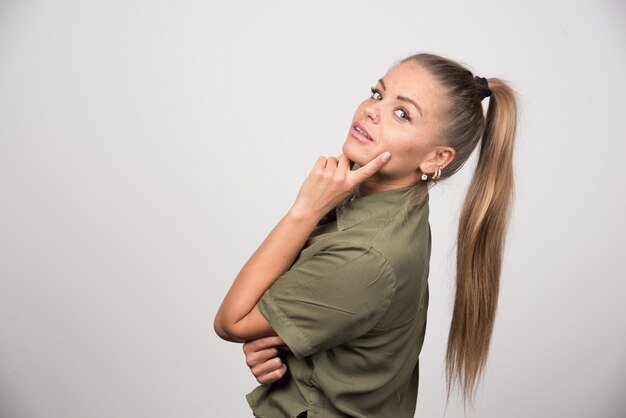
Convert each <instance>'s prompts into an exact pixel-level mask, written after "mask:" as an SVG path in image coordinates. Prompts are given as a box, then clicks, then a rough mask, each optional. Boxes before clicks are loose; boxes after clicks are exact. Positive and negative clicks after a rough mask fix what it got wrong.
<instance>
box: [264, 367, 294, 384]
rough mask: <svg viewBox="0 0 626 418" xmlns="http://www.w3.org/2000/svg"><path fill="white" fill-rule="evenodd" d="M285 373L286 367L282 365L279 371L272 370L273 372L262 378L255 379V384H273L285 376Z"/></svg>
mask: <svg viewBox="0 0 626 418" xmlns="http://www.w3.org/2000/svg"><path fill="white" fill-rule="evenodd" d="M286 372H287V366H286V365H284V364H283V367H281V368H280V369H278V370H274V371H273V372H271V373H268V374H266V375H264V376H261V377H257V382H259V383H260V384H262V385H267V384H270V383H273V382H275V381H277V380H280V379H282V377H283V376H284V375H285V373H286Z"/></svg>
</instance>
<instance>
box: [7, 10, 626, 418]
mask: <svg viewBox="0 0 626 418" xmlns="http://www.w3.org/2000/svg"><path fill="white" fill-rule="evenodd" d="M625 18H626V7H625V6H624V2H621V1H618V0H614V1H608V0H605V1H598V0H593V1H592V0H588V1H578V2H569V1H565V0H552V1H537V0H534V1H526V2H519V1H517V2H510V1H509V2H506V1H495V0H494V1H488V2H462V1H441V2H417V1H412V2H409V1H389V2H375V1H345V2H339V1H333V2H331V1H316V2H307V3H306V4H305V3H304V2H288V1H263V2H254V1H239V2H219V3H218V2H207V1H199V0H198V1H176V2H175V1H169V2H168V1H165V0H151V1H147V0H145V1H127V0H126V1H123V0H109V1H106V2H104V1H101V2H95V1H84V0H83V1H81V0H57V1H48V2H45V1H38V0H24V1H17V0H2V1H1V2H0V416H2V417H3V418H101V417H102V418H113V417H115V418H135V417H152V418H166V417H167V418H170V417H177V418H178V417H185V418H187V417H244V416H251V413H250V411H249V409H248V406H247V404H246V402H245V399H244V394H245V393H247V392H248V391H250V390H251V389H252V388H253V387H254V386H255V381H254V380H253V378H252V377H251V375H250V374H249V372H248V370H247V368H246V367H245V365H244V362H243V356H242V353H241V350H240V347H239V346H237V345H234V344H230V343H226V342H223V341H221V340H219V339H218V338H217V337H216V336H215V335H214V334H213V330H212V319H213V315H214V313H215V310H216V309H217V306H218V304H219V302H220V301H221V298H222V297H223V295H224V293H225V292H226V290H227V288H228V286H229V284H230V282H231V280H232V279H233V278H234V276H235V275H236V273H237V272H238V271H239V268H240V267H241V265H242V264H243V262H245V260H246V259H247V257H248V256H249V255H250V254H251V252H252V251H253V250H254V249H255V248H256V247H257V246H258V244H259V243H260V242H261V241H262V240H263V238H264V237H265V236H266V234H267V233H268V232H269V230H270V229H271V228H272V226H273V225H274V224H275V222H277V221H278V219H279V218H280V217H281V216H282V214H283V212H284V211H285V210H286V209H287V208H288V206H289V205H290V204H291V202H292V200H293V198H295V193H296V192H297V190H298V188H299V186H300V184H301V182H302V181H303V179H304V177H305V175H306V174H307V173H308V171H309V170H310V168H311V167H312V165H313V163H314V161H315V159H316V157H317V156H318V155H333V154H337V153H338V152H340V146H341V143H342V141H343V139H344V138H345V136H346V133H347V130H348V125H349V123H350V121H351V118H352V115H353V112H354V109H355V108H356V106H357V104H358V103H359V102H360V101H361V100H362V99H363V98H364V97H366V96H367V95H369V87H370V86H371V84H372V83H373V82H375V80H377V79H378V78H379V77H380V76H382V75H383V74H384V73H385V71H386V70H387V69H388V68H389V66H390V65H391V64H392V63H393V62H394V61H396V60H398V59H400V58H403V57H405V56H407V55H409V54H412V53H415V52H420V51H427V52H435V53H439V54H443V55H446V56H449V57H452V58H455V59H458V60H460V61H462V62H465V63H468V64H469V65H471V66H473V67H472V69H473V70H475V71H476V73H478V74H479V75H482V76H486V77H491V76H500V77H503V78H506V79H508V80H510V81H511V82H512V83H513V85H514V87H515V88H516V89H517V90H518V92H519V93H520V97H521V106H522V115H521V120H520V131H519V132H520V135H519V137H518V143H517V149H516V151H517V155H516V178H517V200H516V206H515V211H514V216H513V221H512V224H511V230H510V236H509V240H508V243H507V251H506V260H505V265H504V270H503V281H502V293H501V303H500V308H499V316H498V319H497V323H496V329H495V333H494V341H493V345H492V348H491V353H490V357H489V364H488V369H487V374H486V376H485V380H484V384H483V385H482V387H481V391H480V393H479V396H478V400H477V404H476V408H475V410H474V411H473V413H472V414H470V415H468V416H474V417H481V418H492V417H493V418H502V417H508V418H528V417H533V418H541V417H546V418H548V417H550V418H551V417H569V418H586V417H594V418H595V417H607V418H613V417H615V418H617V417H623V416H626V400H625V398H624V396H623V395H624V387H625V385H626V326H624V319H623V318H624V317H626V305H625V304H624V303H623V300H624V294H625V292H626V284H624V281H625V280H626V274H625V273H626V269H625V268H624V254H623V253H624V249H625V247H624V244H623V237H624V236H625V235H626V222H625V221H624V218H623V214H624V213H626V204H625V199H624V189H625V187H624V186H625V179H626V176H625V175H624V171H623V170H624V157H625V155H626V146H625V145H624V141H625V140H626V128H625V124H624V115H623V113H624V97H626V82H625V78H624V74H626V53H625V51H626V47H625V41H626V26H625V25H624V22H626V19H625ZM472 161H475V159H472ZM473 166H474V163H468V164H467V165H466V166H465V168H464V169H463V171H462V172H460V173H459V174H458V175H457V176H456V178H453V179H451V180H450V181H449V182H448V183H447V184H440V185H439V186H438V187H437V188H436V189H434V190H433V191H432V192H431V193H432V194H431V210H432V218H431V225H432V230H433V239H434V242H433V255H432V260H431V276H430V284H431V305H430V310H429V324H428V331H427V336H426V342H425V345H424V348H423V351H422V355H421V365H422V366H421V367H422V368H421V380H420V389H419V390H420V392H419V401H418V413H417V414H416V416H419V417H441V416H444V404H445V398H444V395H445V392H444V391H445V384H444V380H443V378H444V375H443V371H444V368H443V366H444V362H443V355H444V349H445V339H446V337H447V327H448V324H449V310H450V292H451V277H452V273H453V266H454V264H453V262H454V260H453V258H452V256H453V254H454V253H453V242H454V232H455V228H456V222H457V216H458V210H459V206H460V204H461V200H462V198H463V193H464V191H465V187H466V186H467V181H468V179H469V175H471V171H472V169H473ZM462 411H463V410H462V406H461V405H460V404H459V403H458V402H456V401H453V402H452V403H451V404H450V405H449V407H448V409H447V411H446V415H445V416H446V417H459V416H462V414H463V412H462Z"/></svg>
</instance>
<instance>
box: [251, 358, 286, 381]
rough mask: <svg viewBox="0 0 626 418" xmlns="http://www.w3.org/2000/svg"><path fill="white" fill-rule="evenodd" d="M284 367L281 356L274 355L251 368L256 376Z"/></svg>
mask: <svg viewBox="0 0 626 418" xmlns="http://www.w3.org/2000/svg"><path fill="white" fill-rule="evenodd" d="M281 367H283V361H282V360H281V359H280V357H274V358H272V359H270V360H268V361H266V362H265V363H263V364H259V365H258V366H254V367H252V368H250V371H251V372H252V374H253V375H254V376H256V377H258V376H263V375H264V374H268V373H271V372H273V371H274V370H278V369H280V368H281Z"/></svg>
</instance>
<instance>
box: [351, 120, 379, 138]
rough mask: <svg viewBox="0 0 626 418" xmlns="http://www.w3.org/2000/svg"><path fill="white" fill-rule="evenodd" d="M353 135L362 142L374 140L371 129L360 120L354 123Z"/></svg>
mask: <svg viewBox="0 0 626 418" xmlns="http://www.w3.org/2000/svg"><path fill="white" fill-rule="evenodd" d="M352 136H354V137H355V138H356V139H357V140H359V141H360V142H374V140H373V139H372V136H371V135H370V133H369V131H368V130H367V129H365V126H363V125H362V124H361V123H359V122H356V123H355V124H354V125H352Z"/></svg>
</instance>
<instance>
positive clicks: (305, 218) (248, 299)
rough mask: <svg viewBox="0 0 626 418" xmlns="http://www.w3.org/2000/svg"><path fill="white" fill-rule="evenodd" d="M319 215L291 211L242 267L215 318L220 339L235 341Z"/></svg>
mask: <svg viewBox="0 0 626 418" xmlns="http://www.w3.org/2000/svg"><path fill="white" fill-rule="evenodd" d="M319 219H320V216H319V215H311V214H308V213H307V214H304V213H301V212H298V211H296V210H294V209H291V210H290V211H289V212H287V214H286V215H285V216H284V217H283V218H282V219H281V220H280V222H278V224H277V225H276V226H275V227H274V229H273V230H272V231H271V232H270V234H269V235H268V236H267V238H266V239H265V240H264V241H263V243H262V244H261V245H260V246H259V248H258V249H257V250H256V251H255V252H254V253H253V254H252V256H251V257H250V259H249V260H248V261H247V262H246V264H244V266H243V267H242V269H241V271H240V272H239V274H238V275H237V277H236V278H235V281H234V282H233V284H232V286H231V288H230V290H229V291H228V293H227V294H226V297H225V298H224V301H223V302H222V305H221V306H220V309H219V310H218V312H217V314H216V316H215V322H214V327H215V331H216V332H217V333H218V335H220V336H221V337H222V338H224V339H228V340H238V339H241V338H238V337H236V336H237V335H238V334H239V335H240V334H241V333H240V332H238V328H243V327H245V328H249V325H248V326H246V324H245V322H246V317H247V316H248V315H249V314H250V313H251V312H252V310H253V309H254V308H255V306H256V304H257V303H258V301H259V299H260V298H261V296H262V295H263V293H264V292H265V291H266V290H267V289H268V288H269V287H270V286H271V285H272V284H273V283H274V282H275V281H276V279H277V278H278V277H280V275H281V274H283V273H284V272H285V271H287V270H288V269H289V267H290V266H291V265H292V264H293V261H294V260H295V258H296V256H297V255H298V253H299V251H300V250H301V249H302V247H303V246H304V244H305V242H306V240H307V238H308V237H309V235H310V234H311V231H312V230H313V229H314V228H315V226H316V225H317V222H318V221H319Z"/></svg>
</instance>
